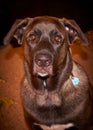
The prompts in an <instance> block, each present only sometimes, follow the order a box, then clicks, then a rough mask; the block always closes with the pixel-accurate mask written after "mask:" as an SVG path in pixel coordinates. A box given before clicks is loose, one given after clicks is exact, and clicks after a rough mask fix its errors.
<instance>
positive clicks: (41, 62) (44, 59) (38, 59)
mask: <svg viewBox="0 0 93 130" xmlns="http://www.w3.org/2000/svg"><path fill="white" fill-rule="evenodd" d="M35 63H36V64H37V65H38V66H39V67H48V66H49V65H51V63H52V56H51V55H50V54H37V55H36V56H35Z"/></svg>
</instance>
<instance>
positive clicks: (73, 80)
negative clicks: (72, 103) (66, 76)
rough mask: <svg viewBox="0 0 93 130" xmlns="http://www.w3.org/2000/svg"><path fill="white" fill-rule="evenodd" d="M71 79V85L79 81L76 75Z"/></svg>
mask: <svg viewBox="0 0 93 130" xmlns="http://www.w3.org/2000/svg"><path fill="white" fill-rule="evenodd" d="M71 80H72V84H73V85H78V84H79V82H80V81H79V78H77V77H72V79H71Z"/></svg>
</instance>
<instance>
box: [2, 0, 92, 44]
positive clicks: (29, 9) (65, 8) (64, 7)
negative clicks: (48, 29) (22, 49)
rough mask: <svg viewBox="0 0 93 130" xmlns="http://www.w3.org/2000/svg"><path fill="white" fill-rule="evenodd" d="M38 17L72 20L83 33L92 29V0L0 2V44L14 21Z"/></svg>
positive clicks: (10, 0) (13, 0) (5, 0)
mask: <svg viewBox="0 0 93 130" xmlns="http://www.w3.org/2000/svg"><path fill="white" fill-rule="evenodd" d="M40 15H50V16H56V17H59V18H62V17H66V18H70V19H74V20H75V21H76V22H77V23H78V25H79V26H80V27H81V29H82V30H83V31H84V32H86V31H89V30H91V29H93V4H92V0H85V1H84V0H81V1H80V0H37V1H36V0H0V44H3V38H4V36H5V35H6V33H7V32H8V31H9V29H10V27H11V25H12V24H13V23H14V21H15V20H16V19H20V18H25V17H35V16H40Z"/></svg>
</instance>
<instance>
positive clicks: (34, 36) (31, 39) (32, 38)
mask: <svg viewBox="0 0 93 130" xmlns="http://www.w3.org/2000/svg"><path fill="white" fill-rule="evenodd" d="M36 38H37V36H36V35H35V34H31V35H30V36H29V40H30V41H32V42H34V41H35V40H36Z"/></svg>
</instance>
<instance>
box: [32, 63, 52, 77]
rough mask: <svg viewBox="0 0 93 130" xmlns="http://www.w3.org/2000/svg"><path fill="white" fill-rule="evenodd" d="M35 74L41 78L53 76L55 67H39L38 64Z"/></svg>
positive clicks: (35, 67)
mask: <svg viewBox="0 0 93 130" xmlns="http://www.w3.org/2000/svg"><path fill="white" fill-rule="evenodd" d="M33 70H34V74H35V75H36V76H37V77H39V78H45V79H47V78H48V77H50V76H52V74H53V68H52V65H51V66H48V67H43V68H42V67H38V66H37V65H35V66H34V69H33Z"/></svg>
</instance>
